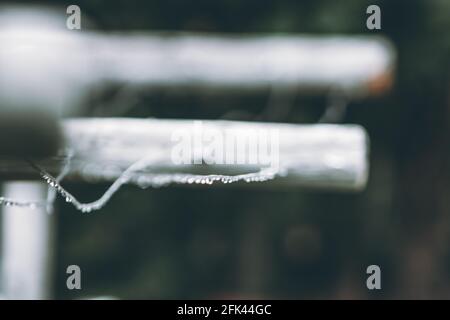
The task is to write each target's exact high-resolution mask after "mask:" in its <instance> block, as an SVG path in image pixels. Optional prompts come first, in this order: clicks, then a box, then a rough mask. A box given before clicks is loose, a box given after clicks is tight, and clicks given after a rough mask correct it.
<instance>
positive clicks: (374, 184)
mask: <svg viewBox="0 0 450 320" xmlns="http://www.w3.org/2000/svg"><path fill="white" fill-rule="evenodd" d="M48 3H49V4H57V5H63V6H66V5H69V4H74V3H72V2H70V3H68V2H67V3H66V2H62V1H49V2H48ZM76 4H77V5H79V6H80V8H81V10H82V14H83V19H85V18H86V17H87V16H89V17H90V20H91V22H92V23H91V24H90V27H89V28H94V29H99V30H102V31H110V30H141V31H142V30H143V31H145V30H148V31H155V30H169V31H170V30H173V31H180V30H189V31H202V32H222V33H262V34H267V33H277V34H299V33H301V34H304V33H308V34H347V35H348V34H364V35H368V34H378V35H380V34H381V35H383V36H386V37H387V38H389V39H390V40H391V41H393V43H394V45H395V47H396V49H397V52H398V65H397V70H396V80H395V85H394V87H393V89H392V90H391V91H390V92H389V93H388V94H386V95H384V96H381V97H375V98H374V97H371V98H368V99H364V100H358V101H352V102H351V103H350V105H349V108H348V110H347V113H346V115H345V118H344V120H343V122H345V123H357V124H361V125H363V126H364V127H365V128H366V129H367V130H368V133H369V135H370V138H371V155H370V162H371V168H370V178H369V184H368V187H367V189H366V190H365V191H364V192H362V193H358V194H345V193H333V192H323V191H322V192H318V191H308V190H302V189H285V190H280V189H270V188H264V187H260V188H256V189H254V188H236V187H235V186H233V185H231V186H229V185H228V186H221V187H216V186H214V187H209V188H206V187H180V186H172V187H169V188H163V189H148V190H140V189H138V188H136V187H132V186H130V187H125V188H123V189H121V191H120V192H118V194H117V195H115V196H114V198H113V199H112V201H111V202H110V203H109V204H108V205H107V206H106V207H105V208H104V209H103V210H102V211H100V212H97V213H94V214H90V215H82V214H80V213H79V212H77V211H75V210H74V209H73V208H72V207H71V206H70V205H67V204H65V203H64V202H63V201H61V200H59V202H58V207H59V209H58V211H59V213H60V214H59V215H58V224H59V226H58V232H59V233H58V249H57V265H56V266H55V268H56V269H55V270H57V272H58V277H57V279H56V281H55V287H56V290H57V296H56V297H57V298H77V297H86V296H97V295H111V296H116V297H119V298H221V297H227V298H241V297H247V298H375V299H377V298H450V246H449V245H450V238H449V235H450V201H449V196H448V195H449V194H450V170H449V166H450V161H449V160H450V157H449V156H450V155H449V150H450V141H449V140H450V139H449V137H450V131H449V130H450V126H449V124H450V114H449V104H450V96H449V92H450V91H449V89H450V81H449V80H450V77H449V75H450V35H449V30H450V1H446V0H409V1H392V0H389V1H388V0H386V1H364V0H346V1H330V0H329V1H325V0H315V1H300V0H291V1H281V0H279V1H262V0H251V1H250V0H247V1H242V0H217V1H210V0H197V1H195V2H192V1H181V0H164V1H162V0H153V1H143V0H142V1H137V0H136V1H125V0H121V1H117V0H115V1H106V0H89V1H87V0H85V1H82V0H78V1H76ZM370 4H378V5H379V6H380V7H381V10H382V30H381V31H369V30H367V29H366V19H367V15H366V13H365V12H366V8H367V6H368V5H370ZM84 23H85V22H84V21H83V28H87V27H86V25H85V24H84ZM120 90H121V88H117V87H108V88H96V90H94V91H93V93H92V95H91V97H90V99H89V101H87V102H86V105H87V106H88V110H87V113H88V114H92V115H97V116H98V115H105V116H110V115H115V114H114V110H109V109H102V108H101V107H99V106H101V105H104V104H105V103H106V104H108V102H110V101H113V100H114V99H115V98H117V93H118V92H120ZM269 95H270V93H269V92H266V93H261V94H257V95H254V94H246V95H232V96H231V95H222V96H220V95H208V96H206V95H198V94H192V95H190V94H179V93H177V92H172V91H170V90H166V91H163V90H161V91H157V92H154V91H153V92H151V93H150V92H146V91H145V90H137V91H136V97H137V99H134V100H133V102H132V103H131V102H130V105H129V106H127V109H126V110H125V111H123V110H122V111H121V112H122V113H121V114H120V115H121V116H134V117H149V116H152V117H161V118H202V119H218V118H228V119H236V120H251V119H256V118H257V117H258V115H259V114H260V113H261V112H262V110H263V109H264V108H265V107H266V106H267V103H268V99H269ZM326 103H327V97H324V96H301V95H300V94H299V95H296V96H295V97H294V98H293V101H292V108H291V110H290V111H289V113H288V114H287V115H284V116H283V117H281V118H277V119H270V117H269V118H266V119H264V120H267V121H281V122H293V123H314V122H317V120H318V119H319V118H320V115H321V114H322V112H323V110H324V108H325V106H326ZM67 187H68V189H69V190H71V191H73V193H74V194H76V195H78V198H79V199H81V200H84V201H88V200H94V199H96V197H97V196H99V195H100V194H101V193H102V192H103V191H104V189H105V188H106V185H94V184H92V185H90V184H87V183H80V184H70V185H67ZM69 264H77V265H79V266H80V267H81V269H82V276H83V278H82V279H83V282H82V285H83V289H82V290H81V292H72V291H69V290H67V289H66V286H65V283H66V281H65V280H66V276H67V275H66V274H65V269H66V266H67V265H69ZM371 264H377V265H379V266H380V267H381V271H382V290H379V291H369V290H367V288H366V278H367V275H366V273H365V272H366V268H367V266H368V265H371Z"/></svg>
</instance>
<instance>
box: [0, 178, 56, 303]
mask: <svg viewBox="0 0 450 320" xmlns="http://www.w3.org/2000/svg"><path fill="white" fill-rule="evenodd" d="M3 193H4V196H5V197H8V198H14V199H18V200H26V201H46V199H47V185H46V184H45V183H42V182H35V181H33V182H32V181H13V182H8V183H5V184H4V186H3ZM2 213H3V223H2V226H3V232H2V234H3V239H2V243H3V248H2V249H3V250H2V251H3V256H2V274H1V282H2V287H3V296H4V297H5V298H6V299H33V300H34V299H48V298H50V267H51V264H50V260H51V252H52V250H53V246H52V245H51V243H50V241H51V237H52V234H51V231H52V230H51V229H52V228H51V226H52V215H49V214H48V213H47V212H46V209H45V207H38V208H28V207H14V206H11V207H8V206H7V207H3V208H2Z"/></svg>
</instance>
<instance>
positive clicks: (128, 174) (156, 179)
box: [0, 152, 284, 213]
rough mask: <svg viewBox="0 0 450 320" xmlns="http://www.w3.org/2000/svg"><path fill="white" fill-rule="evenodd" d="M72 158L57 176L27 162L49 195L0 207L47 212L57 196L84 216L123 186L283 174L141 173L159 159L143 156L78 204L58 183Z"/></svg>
mask: <svg viewBox="0 0 450 320" xmlns="http://www.w3.org/2000/svg"><path fill="white" fill-rule="evenodd" d="M71 158H72V153H71V152H69V156H68V157H67V161H66V163H65V165H64V167H63V169H62V171H61V173H60V174H59V175H58V176H57V177H53V176H52V175H51V174H50V173H48V172H47V171H46V170H45V169H43V168H42V167H40V166H39V165H37V164H35V163H33V162H29V163H30V165H31V166H32V167H33V168H34V169H36V170H37V171H38V172H39V174H40V175H41V177H42V178H43V179H44V181H45V182H46V183H47V184H48V185H49V192H48V197H47V201H42V202H37V201H17V200H14V199H8V198H4V197H0V205H5V206H16V207H25V208H30V209H35V208H42V207H45V208H46V209H47V211H48V212H49V213H50V212H52V211H53V202H54V200H55V197H56V194H59V195H60V196H61V197H63V198H64V199H65V201H66V202H68V203H71V204H72V205H73V206H74V207H75V208H76V209H78V210H79V211H81V212H84V213H88V212H92V211H96V210H100V209H101V208H103V207H104V206H105V205H106V204H107V203H108V201H109V200H110V199H111V197H112V196H113V195H114V194H115V193H116V192H117V191H118V190H119V189H120V187H121V186H122V185H124V184H127V183H132V184H136V185H138V186H139V187H141V188H148V187H153V188H158V187H164V186H168V185H170V184H202V185H212V184H213V183H216V182H219V183H224V184H229V183H234V182H239V181H244V182H248V183H250V182H264V181H268V180H272V179H274V178H276V177H277V176H281V175H284V172H283V170H280V169H279V168H262V169H260V170H259V171H257V172H253V173H245V174H239V175H221V174H211V175H197V174H188V173H142V170H143V169H146V168H148V167H149V166H151V165H152V164H154V163H155V162H156V161H158V159H159V158H160V157H157V156H149V157H145V158H143V159H141V160H139V161H137V162H135V163H134V164H132V165H131V166H130V167H128V168H127V169H126V170H125V171H123V172H122V174H121V175H120V176H119V177H118V178H117V179H116V180H115V181H114V182H113V183H112V184H111V186H110V187H109V188H108V189H107V190H106V191H105V193H104V194H103V195H102V196H101V197H100V198H99V199H97V200H95V201H93V202H89V203H82V202H80V201H79V200H78V199H77V198H76V197H75V196H73V195H72V194H71V193H70V192H69V191H67V190H66V189H65V188H64V187H63V186H62V185H61V180H62V179H63V178H64V177H65V176H66V175H67V173H68V172H69V171H70V159H71Z"/></svg>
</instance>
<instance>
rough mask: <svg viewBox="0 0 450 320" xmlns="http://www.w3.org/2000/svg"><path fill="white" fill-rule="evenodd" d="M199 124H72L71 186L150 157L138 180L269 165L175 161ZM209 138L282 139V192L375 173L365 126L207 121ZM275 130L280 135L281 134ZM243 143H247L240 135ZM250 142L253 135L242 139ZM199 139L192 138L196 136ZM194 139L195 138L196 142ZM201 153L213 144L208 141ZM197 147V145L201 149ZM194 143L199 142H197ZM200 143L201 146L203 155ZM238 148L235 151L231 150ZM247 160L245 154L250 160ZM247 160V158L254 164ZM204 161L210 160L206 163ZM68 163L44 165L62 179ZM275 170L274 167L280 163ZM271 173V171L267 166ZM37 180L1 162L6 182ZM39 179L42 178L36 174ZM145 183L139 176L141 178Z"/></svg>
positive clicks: (361, 182)
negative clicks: (181, 142)
mask: <svg viewBox="0 0 450 320" xmlns="http://www.w3.org/2000/svg"><path fill="white" fill-rule="evenodd" d="M196 125H198V122H195V121H192V120H157V119H131V118H110V119H108V118H97V119H95V118H94V119H81V118H80V119H70V120H66V121H64V124H63V132H64V136H65V141H66V147H67V148H70V149H71V150H73V152H74V157H73V159H72V165H71V169H70V172H69V175H68V178H69V179H93V180H103V181H111V180H114V179H116V178H118V177H119V175H120V174H121V173H122V172H123V171H124V170H125V169H127V168H128V167H129V166H131V165H132V164H133V163H135V162H138V161H140V160H141V159H143V158H145V157H149V156H152V155H155V156H156V155H157V158H156V161H154V162H153V163H151V165H150V166H149V167H148V168H143V169H140V170H139V172H138V175H139V176H141V177H145V176H146V175H154V174H156V173H176V172H178V173H180V172H182V173H199V174H214V173H227V174H242V173H246V172H253V171H257V170H258V169H259V168H260V167H261V165H260V164H258V163H250V162H249V161H244V162H241V164H236V163H234V164H229V163H228V164H227V163H225V164H223V163H222V164H221V163H214V162H213V163H210V164H208V165H206V164H204V163H203V164H201V165H200V164H194V160H195V159H193V157H194V156H195V155H194V153H195V151H193V153H192V156H191V155H190V157H191V158H190V162H189V163H187V164H177V163H174V159H173V154H174V148H175V147H176V145H177V142H176V141H174V136H177V133H178V136H179V135H180V133H181V134H186V135H190V134H191V133H192V132H194V134H195V130H196V127H195V126H196ZM201 125H202V130H203V131H202V132H203V133H204V132H209V134H210V133H211V132H214V133H215V134H218V135H221V137H223V138H224V139H226V137H227V135H228V134H229V133H230V132H234V133H238V134H240V133H252V132H253V133H257V132H259V133H261V132H263V133H264V132H268V133H269V134H271V133H272V132H275V131H276V132H277V136H278V141H279V146H278V147H277V150H278V152H279V155H278V156H279V158H278V159H277V165H279V167H280V168H282V169H285V173H286V174H285V175H284V176H282V177H278V178H276V179H275V180H274V181H273V182H272V183H271V184H272V185H280V186H288V187H295V186H306V187H310V188H331V189H343V190H361V189H362V188H364V186H365V184H366V181H367V174H368V160H367V154H368V138H367V135H366V132H365V130H364V129H363V128H362V127H360V126H357V125H327V124H320V125H295V124H280V123H257V122H255V123H254V122H236V121H202V122H201ZM274 130H275V131H274ZM238 137H239V136H238ZM241 137H243V139H246V136H245V135H244V136H241ZM190 138H192V137H190ZM190 138H189V139H190ZM199 139H200V140H198V141H200V143H201V144H203V145H202V146H201V147H203V148H205V147H206V146H207V145H208V142H205V140H201V139H202V138H201V137H200V138H199ZM198 141H197V143H198ZM193 143H194V142H193ZM223 143H224V144H223V145H224V147H223V152H224V154H225V156H226V154H227V153H230V152H235V153H236V158H235V159H237V158H238V157H239V156H242V159H248V154H247V153H246V152H247V150H248V149H245V150H244V149H241V150H239V149H238V148H237V149H236V148H235V147H234V146H232V145H231V147H230V145H226V143H225V141H224V142H223ZM198 147H199V146H198V144H197V147H196V148H198ZM231 148H235V149H231ZM242 153H245V154H242ZM246 157H247V158H246ZM203 160H204V159H203ZM61 162H62V161H61V159H56V160H54V159H53V160H52V159H48V160H46V161H40V163H41V164H42V165H43V166H44V167H46V168H47V169H48V170H50V172H57V171H58V170H59V167H60V165H61ZM272 164H273V163H272ZM265 166H266V167H269V166H270V164H269V163H267V164H265ZM2 175H3V176H4V177H7V176H8V175H14V177H17V176H24V177H30V176H32V175H33V170H32V169H30V168H29V166H27V164H26V163H21V164H20V163H19V164H18V163H17V162H15V163H14V162H11V160H5V159H3V161H1V160H0V176H2ZM34 176H35V173H34ZM136 179H138V177H137V178H136Z"/></svg>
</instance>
